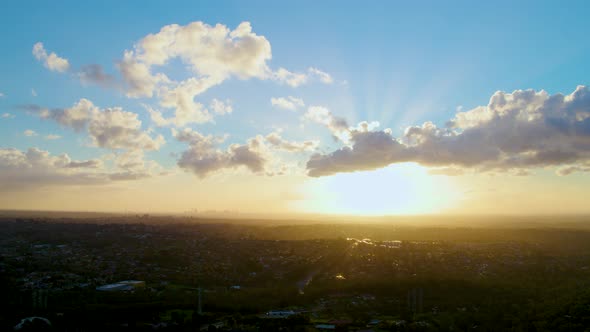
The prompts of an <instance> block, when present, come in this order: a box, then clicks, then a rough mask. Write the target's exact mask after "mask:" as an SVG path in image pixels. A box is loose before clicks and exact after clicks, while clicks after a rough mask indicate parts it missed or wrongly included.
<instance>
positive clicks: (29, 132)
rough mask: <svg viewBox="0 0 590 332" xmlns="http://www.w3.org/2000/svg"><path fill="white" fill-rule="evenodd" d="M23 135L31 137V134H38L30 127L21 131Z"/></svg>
mask: <svg viewBox="0 0 590 332" xmlns="http://www.w3.org/2000/svg"><path fill="white" fill-rule="evenodd" d="M23 135H25V136H27V137H33V136H38V134H37V133H36V132H35V131H34V130H31V129H27V130H25V131H23Z"/></svg>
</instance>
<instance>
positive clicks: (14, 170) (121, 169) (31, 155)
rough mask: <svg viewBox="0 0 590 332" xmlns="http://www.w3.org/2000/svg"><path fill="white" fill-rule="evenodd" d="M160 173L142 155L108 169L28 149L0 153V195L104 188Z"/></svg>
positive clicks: (122, 158)
mask: <svg viewBox="0 0 590 332" xmlns="http://www.w3.org/2000/svg"><path fill="white" fill-rule="evenodd" d="M157 172H161V167H160V166H159V165H158V164H157V163H155V162H153V161H144V160H143V152H142V151H126V152H124V153H121V154H119V155H117V156H116V157H115V161H114V166H113V167H109V168H107V167H106V165H105V163H104V162H103V160H101V159H88V160H73V159H71V158H70V157H69V156H68V155H67V154H65V153H64V154H60V155H52V154H51V153H49V152H48V151H44V150H40V149H38V148H29V149H28V150H26V151H21V150H18V149H13V148H1V149H0V191H4V190H10V191H12V190H18V189H24V188H40V187H45V186H64V185H103V184H108V183H112V182H113V181H122V180H136V179H142V178H146V177H150V176H153V175H155V174H157Z"/></svg>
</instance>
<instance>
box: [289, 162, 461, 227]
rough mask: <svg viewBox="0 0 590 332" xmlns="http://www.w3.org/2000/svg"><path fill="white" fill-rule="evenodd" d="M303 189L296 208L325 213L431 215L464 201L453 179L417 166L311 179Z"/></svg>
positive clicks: (406, 164) (397, 165)
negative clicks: (430, 172)
mask: <svg viewBox="0 0 590 332" xmlns="http://www.w3.org/2000/svg"><path fill="white" fill-rule="evenodd" d="M300 189H301V192H302V194H303V196H304V197H305V199H303V200H301V201H298V202H295V203H294V204H295V206H294V208H295V209H297V210H298V211H302V212H307V213H322V214H344V215H367V216H375V215H408V214H430V213H439V212H443V211H444V210H447V209H450V208H452V207H454V206H455V205H456V204H457V203H458V201H459V200H460V199H461V191H460V190H459V188H458V186H457V184H455V183H454V182H453V181H452V179H451V178H449V177H448V176H440V175H431V174H429V173H428V169H427V168H425V167H422V166H420V165H418V164H415V163H403V164H396V165H391V166H389V167H386V168H382V169H379V170H374V171H364V172H354V173H342V174H337V175H333V176H329V177H324V178H315V179H310V180H308V181H307V182H306V183H305V184H304V185H303V186H302V187H301V188H300Z"/></svg>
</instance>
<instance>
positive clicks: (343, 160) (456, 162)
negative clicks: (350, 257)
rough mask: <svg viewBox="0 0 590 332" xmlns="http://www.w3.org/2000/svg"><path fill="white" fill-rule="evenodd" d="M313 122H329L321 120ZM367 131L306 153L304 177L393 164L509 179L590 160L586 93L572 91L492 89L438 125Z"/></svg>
mask: <svg viewBox="0 0 590 332" xmlns="http://www.w3.org/2000/svg"><path fill="white" fill-rule="evenodd" d="M324 114H325V112H324ZM320 119H323V121H324V122H329V121H327V120H325V119H329V117H327V116H324V117H320ZM374 129H375V128H370V127H369V126H368V125H367V126H366V129H363V130H359V128H351V129H349V130H348V133H349V135H350V144H349V145H347V146H344V147H342V148H341V149H338V150H336V151H334V152H332V153H329V154H315V155H314V156H312V157H311V159H310V160H309V162H308V163H307V169H308V172H309V175H311V176H323V175H330V174H334V173H338V172H354V171H357V170H371V169H376V168H380V167H385V166H387V165H389V164H392V163H399V162H418V163H420V164H422V165H425V166H430V167H442V168H445V167H450V168H462V169H472V170H476V171H514V173H515V174H522V171H526V170H527V169H530V168H535V167H550V166H562V168H560V170H559V173H560V174H562V175H565V174H569V173H571V172H573V171H585V170H588V167H587V165H588V162H589V161H590V90H589V89H588V88H587V87H585V86H578V87H577V88H576V90H575V91H574V92H573V93H571V94H569V95H565V96H564V95H562V94H554V95H549V94H548V93H547V92H545V91H539V92H536V91H533V90H517V91H514V92H513V93H505V92H496V93H495V94H494V95H493V96H492V97H491V99H490V102H489V103H488V105H487V106H480V107H476V108H474V109H472V110H469V111H466V112H458V113H457V114H456V115H455V117H454V118H453V119H451V120H450V121H449V122H448V124H447V126H446V127H442V128H441V127H437V126H436V125H434V124H433V123H431V122H426V123H424V124H423V125H422V126H415V127H409V128H407V129H406V130H405V132H404V134H403V136H402V137H401V138H399V139H398V138H394V137H393V135H392V131H391V130H389V129H386V130H382V131H378V130H374ZM455 173H456V172H455Z"/></svg>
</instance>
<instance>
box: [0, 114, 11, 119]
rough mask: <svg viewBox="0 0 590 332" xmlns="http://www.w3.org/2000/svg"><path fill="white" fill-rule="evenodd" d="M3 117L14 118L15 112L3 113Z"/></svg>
mask: <svg viewBox="0 0 590 332" xmlns="http://www.w3.org/2000/svg"><path fill="white" fill-rule="evenodd" d="M0 117H1V118H2V119H14V114H10V113H2V115H1V116H0Z"/></svg>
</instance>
